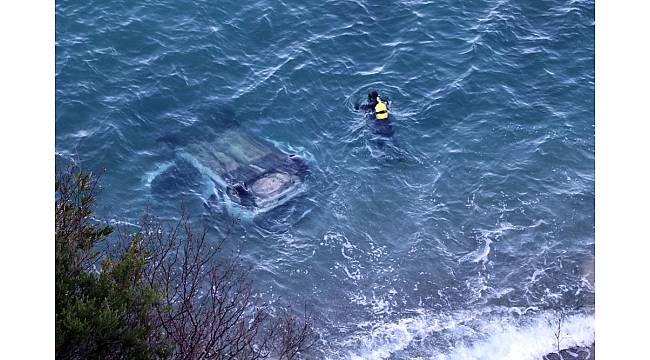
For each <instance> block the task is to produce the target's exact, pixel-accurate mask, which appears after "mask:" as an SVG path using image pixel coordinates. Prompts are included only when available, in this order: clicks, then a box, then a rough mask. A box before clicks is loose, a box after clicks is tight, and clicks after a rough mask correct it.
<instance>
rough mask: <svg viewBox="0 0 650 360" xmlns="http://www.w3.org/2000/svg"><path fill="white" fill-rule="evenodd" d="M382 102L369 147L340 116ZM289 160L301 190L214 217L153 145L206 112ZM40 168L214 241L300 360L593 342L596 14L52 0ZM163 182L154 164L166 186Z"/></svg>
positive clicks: (533, 353)
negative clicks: (88, 182) (383, 110)
mask: <svg viewBox="0 0 650 360" xmlns="http://www.w3.org/2000/svg"><path fill="white" fill-rule="evenodd" d="M372 89H376V90H378V91H379V92H380V94H382V95H385V96H387V97H389V98H390V100H391V110H392V124H393V126H394V129H395V134H394V136H393V137H392V138H391V139H390V140H388V141H381V140H379V139H377V138H376V136H374V135H373V127H372V123H371V122H368V121H367V120H366V119H365V118H364V117H363V115H362V114H359V113H357V112H355V111H354V104H355V103H357V102H359V101H362V100H363V99H364V98H365V96H366V93H367V92H368V91H369V90H372ZM229 121H236V122H237V123H239V124H240V126H241V128H242V129H244V130H245V131H247V132H248V133H251V134H253V135H254V136H257V137H259V138H262V139H264V140H266V141H268V142H270V143H272V144H273V145H274V146H275V147H277V148H278V149H280V150H282V151H284V152H286V153H297V154H300V155H301V156H303V157H304V158H305V159H306V160H307V162H308V164H309V167H310V174H309V175H308V177H307V179H306V184H307V186H306V189H305V192H304V193H303V194H301V195H300V196H299V197H297V198H295V199H293V200H292V201H290V202H289V203H287V204H285V205H284V206H282V207H280V208H278V209H276V210H274V211H272V212H271V213H269V214H266V215H265V216H262V217H259V218H255V219H253V220H250V221H241V222H237V221H233V220H234V218H233V215H229V213H228V212H227V211H222V210H220V209H218V208H217V209H209V208H205V207H204V206H203V197H202V194H203V193H204V190H205V188H206V186H208V187H209V186H210V184H209V183H206V182H205V180H204V179H202V178H201V176H197V174H194V173H193V172H192V171H191V169H185V170H183V168H182V167H181V168H179V170H178V171H176V172H171V178H168V180H169V181H168V183H166V184H167V185H168V186H166V188H165V189H164V191H155V190H156V189H155V188H154V189H152V186H151V181H152V179H153V178H155V177H156V175H159V174H160V173H161V169H163V168H164V167H165V166H166V165H168V164H170V163H173V162H174V161H175V159H176V155H175V154H174V151H172V150H171V149H170V148H169V147H167V146H166V145H165V144H163V143H161V142H160V141H159V140H158V139H159V138H160V137H161V136H164V135H166V134H170V133H175V132H179V131H181V132H183V131H184V133H185V134H186V135H185V136H186V139H185V141H187V142H191V141H192V139H193V138H194V137H195V136H200V135H201V134H211V135H213V136H218V133H219V130H220V128H222V127H223V126H224V125H223V124H224V123H225V122H229ZM56 154H57V157H56V159H57V165H58V166H62V165H64V164H67V163H70V162H77V163H80V164H81V165H82V166H84V167H85V168H89V169H92V170H95V171H100V172H101V171H103V170H104V169H105V170H106V171H105V172H104V173H103V175H102V184H103V190H102V193H101V194H100V197H99V204H98V208H97V217H98V218H99V219H105V220H110V221H114V222H116V223H119V224H136V223H137V222H138V219H139V218H140V217H141V215H142V214H143V213H144V212H145V211H149V212H152V213H154V214H157V215H159V216H160V217H161V218H163V219H166V220H174V219H177V218H178V216H179V214H180V208H181V206H183V207H184V208H185V211H186V212H187V214H188V216H189V218H190V220H191V221H192V222H193V223H196V225H197V226H207V227H209V228H210V229H212V230H213V231H214V232H215V233H216V232H220V231H223V229H224V228H226V227H227V228H229V229H230V231H231V232H232V234H233V235H231V241H230V242H229V249H230V250H235V251H238V252H239V254H241V256H242V258H243V259H244V261H245V262H246V263H248V264H250V265H252V266H253V267H254V270H253V274H252V276H253V280H254V281H255V284H256V288H257V289H258V291H259V292H260V293H261V294H262V295H263V296H265V297H267V298H269V299H270V298H278V297H280V300H276V301H277V302H278V303H280V304H291V303H292V304H302V303H303V302H306V303H307V304H308V307H309V309H310V310H311V311H312V312H313V315H314V318H315V324H316V328H317V332H318V334H319V343H318V346H317V350H316V351H315V352H314V353H313V354H311V355H310V357H313V358H330V359H350V358H372V359H376V358H382V359H409V358H417V357H420V358H435V359H475V358H480V359H497V358H498V359H502V358H513V359H538V358H540V357H541V356H542V355H544V354H546V353H548V352H550V351H552V350H553V349H555V338H554V337H553V331H555V326H554V325H553V321H554V319H555V317H556V316H557V314H558V313H559V311H560V310H564V311H567V312H568V313H569V316H568V318H567V320H566V326H565V328H566V331H567V333H566V334H565V335H566V336H565V337H564V338H563V339H564V340H563V347H570V346H573V345H580V344H582V345H589V344H591V342H592V341H593V339H594V293H595V289H594V282H593V278H594V277H593V273H594V270H593V259H594V196H595V195H594V3H593V1H564V0H553V1H469V2H463V3H458V2H455V1H440V2H428V1H399V2H388V1H367V2H363V1H319V2H308V3H304V2H291V1H284V2H282V1H278V2H273V1H252V2H233V1H221V2H209V1H193V2H190V1H144V2H139V3H137V4H135V3H132V2H128V1H108V2H105V1H103V2H102V1H72V0H68V1H58V2H57V5H56ZM168 176H169V173H168Z"/></svg>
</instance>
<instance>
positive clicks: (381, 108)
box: [375, 101, 388, 120]
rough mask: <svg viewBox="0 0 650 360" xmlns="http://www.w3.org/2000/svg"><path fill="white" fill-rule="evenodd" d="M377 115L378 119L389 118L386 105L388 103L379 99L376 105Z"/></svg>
mask: <svg viewBox="0 0 650 360" xmlns="http://www.w3.org/2000/svg"><path fill="white" fill-rule="evenodd" d="M375 117H376V118H377V120H383V119H386V118H388V108H387V107H386V103H384V102H382V101H379V102H378V103H377V105H375Z"/></svg>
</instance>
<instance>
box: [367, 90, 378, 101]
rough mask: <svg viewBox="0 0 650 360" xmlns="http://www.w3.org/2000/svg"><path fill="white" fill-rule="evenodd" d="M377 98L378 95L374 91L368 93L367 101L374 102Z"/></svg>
mask: <svg viewBox="0 0 650 360" xmlns="http://www.w3.org/2000/svg"><path fill="white" fill-rule="evenodd" d="M377 97H379V94H378V93H377V92H376V91H374V90H373V91H370V92H369V93H368V101H375V100H377Z"/></svg>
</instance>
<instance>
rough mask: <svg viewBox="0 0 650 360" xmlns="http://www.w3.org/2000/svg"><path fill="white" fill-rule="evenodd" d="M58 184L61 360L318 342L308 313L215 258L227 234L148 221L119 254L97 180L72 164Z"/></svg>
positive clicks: (263, 351) (294, 354) (272, 353)
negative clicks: (112, 249) (272, 303)
mask: <svg viewBox="0 0 650 360" xmlns="http://www.w3.org/2000/svg"><path fill="white" fill-rule="evenodd" d="M55 188H56V214H55V217H56V221H55V223H56V235H55V241H56V255H55V256H56V261H55V264H56V280H55V281H56V357H57V358H61V359H231V358H237V359H264V358H268V357H273V358H277V359H296V358H298V357H299V356H300V354H301V353H304V352H305V351H306V350H308V349H309V348H310V347H311V346H312V344H313V342H314V334H313V331H312V327H311V321H310V319H309V317H308V316H307V314H306V313H305V315H304V317H300V318H299V317H296V316H294V315H292V314H290V313H289V312H288V311H286V310H280V311H275V312H273V311H271V310H274V309H271V308H270V307H269V305H264V304H259V303H258V302H257V300H255V296H254V293H253V290H252V284H251V282H250V280H248V270H246V269H245V268H243V267H242V266H240V265H239V264H238V262H237V261H236V259H231V260H229V261H225V262H219V261H217V255H218V254H219V253H220V251H221V249H222V247H221V245H222V244H223V241H224V240H223V239H221V240H220V241H217V242H216V243H213V242H210V241H208V239H207V237H206V234H205V232H203V233H202V234H198V235H197V234H195V233H194V232H193V231H192V229H191V228H190V226H189V225H188V223H187V222H186V221H184V220H181V221H180V222H179V223H178V224H176V225H175V226H170V227H167V228H165V227H164V226H163V225H162V224H160V223H159V222H157V221H156V220H155V219H154V218H145V219H144V220H143V222H142V226H141V228H140V231H139V232H138V233H137V234H134V235H130V236H127V237H123V238H121V239H120V240H121V243H122V244H123V246H121V247H119V251H117V253H116V254H109V253H108V252H107V251H99V250H97V249H98V248H99V246H98V245H101V244H103V243H105V242H106V241H107V239H108V238H109V236H111V234H113V228H112V227H111V226H100V225H99V224H98V223H97V222H96V221H94V220H93V219H92V217H91V215H92V206H93V204H94V202H95V199H96V198H95V194H96V188H97V181H96V179H95V178H94V177H93V176H92V174H91V173H86V172H73V171H72V170H67V171H65V172H62V173H59V174H57V178H56V184H55ZM272 313H275V315H272Z"/></svg>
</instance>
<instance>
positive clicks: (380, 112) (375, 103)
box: [355, 90, 395, 137]
mask: <svg viewBox="0 0 650 360" xmlns="http://www.w3.org/2000/svg"><path fill="white" fill-rule="evenodd" d="M355 109H356V110H361V111H364V112H366V113H369V114H370V113H372V117H373V118H374V119H375V121H374V131H373V132H374V133H375V134H377V135H381V136H385V137H391V136H393V133H394V132H395V130H393V126H392V125H391V124H390V116H389V113H388V101H387V100H384V99H382V98H381V97H380V96H379V93H377V91H375V90H373V91H370V92H368V101H367V102H366V103H365V104H360V105H357V106H355Z"/></svg>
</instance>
